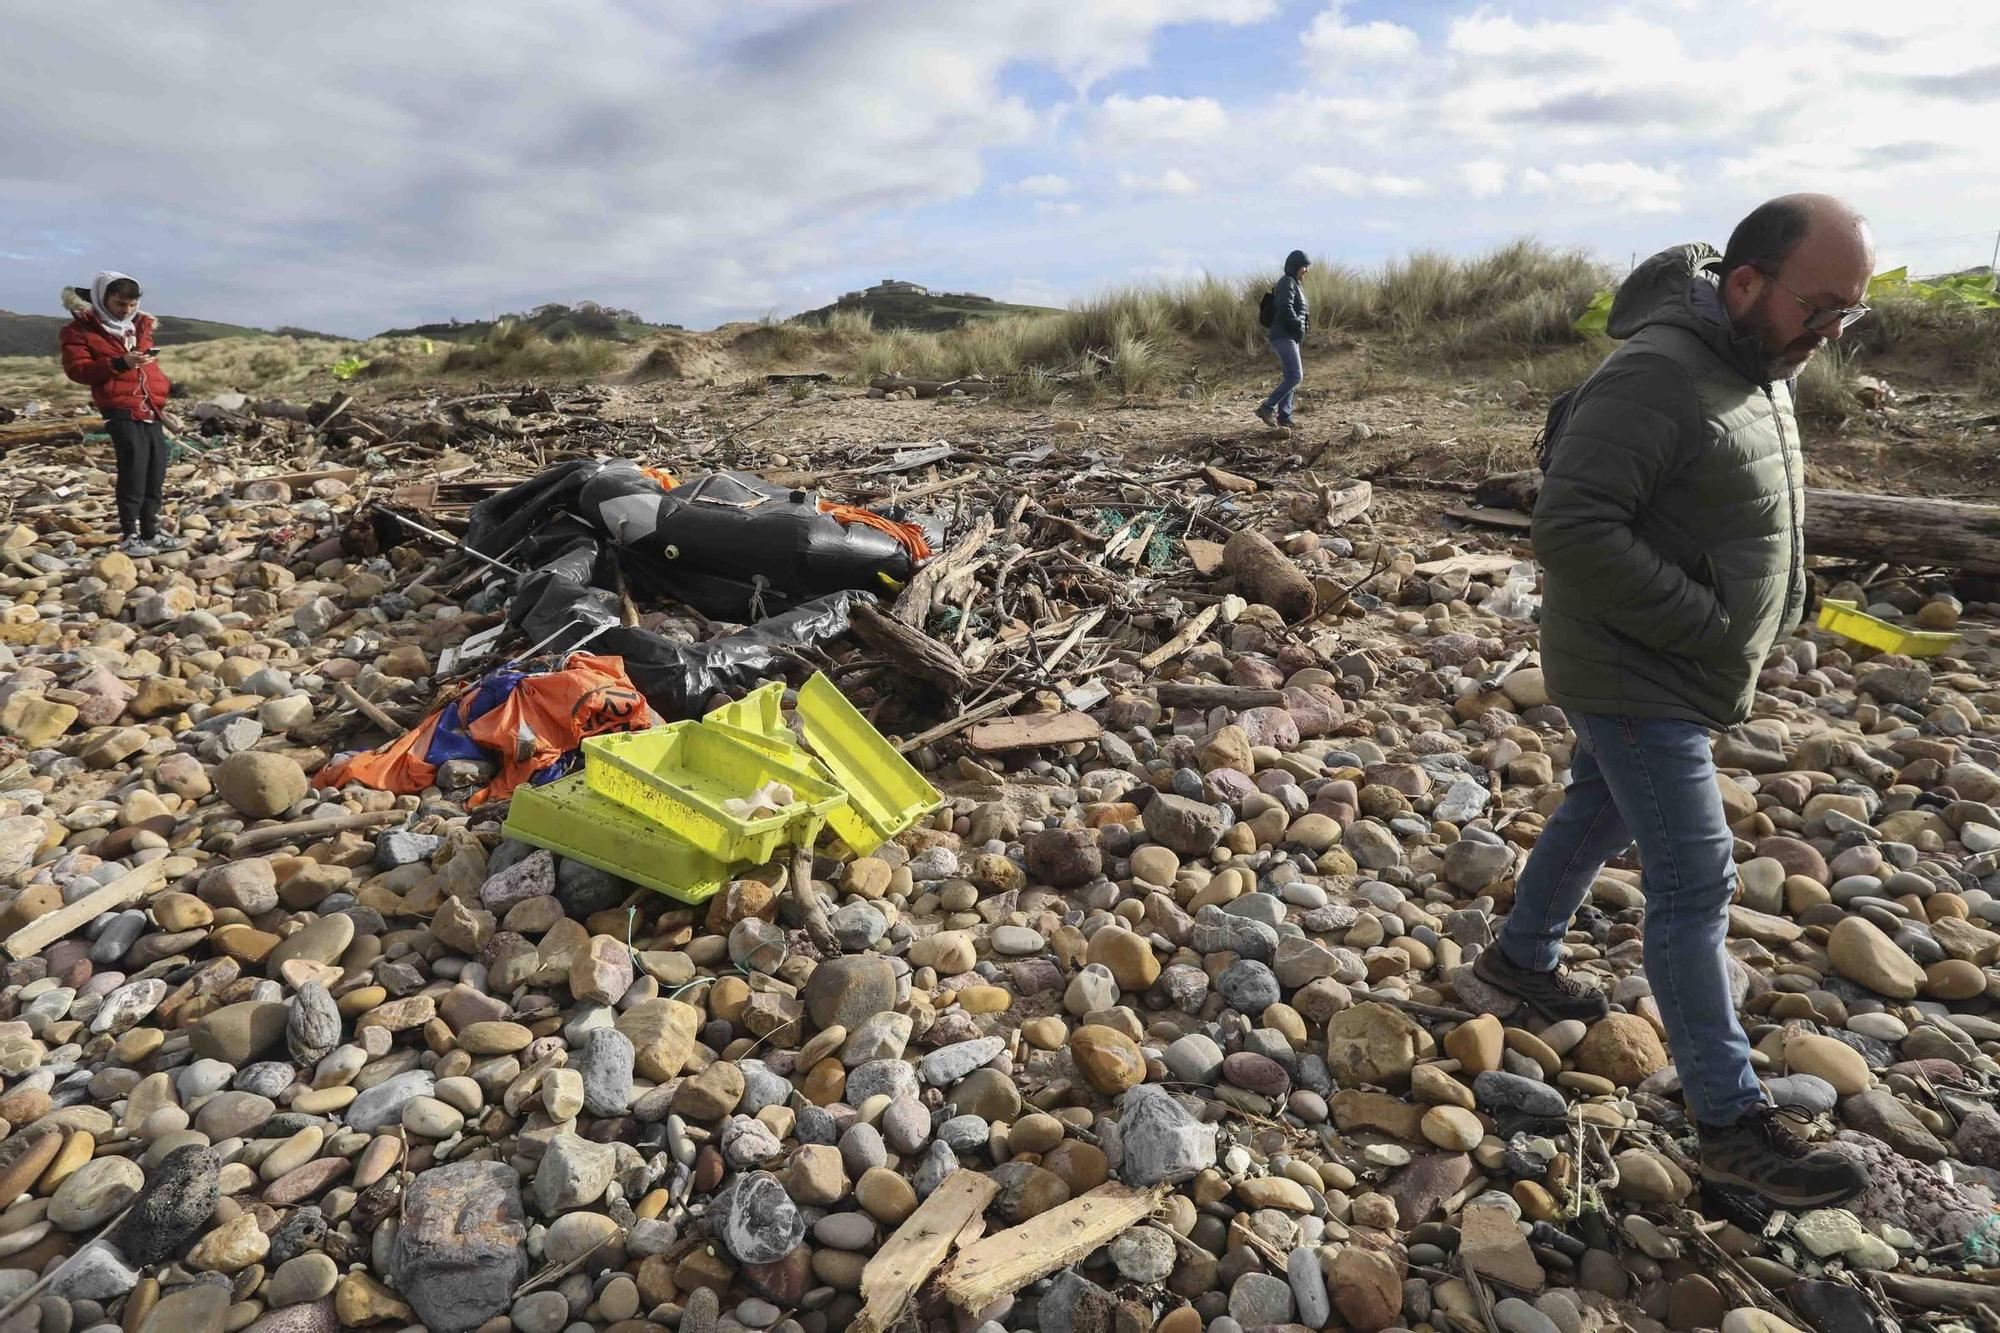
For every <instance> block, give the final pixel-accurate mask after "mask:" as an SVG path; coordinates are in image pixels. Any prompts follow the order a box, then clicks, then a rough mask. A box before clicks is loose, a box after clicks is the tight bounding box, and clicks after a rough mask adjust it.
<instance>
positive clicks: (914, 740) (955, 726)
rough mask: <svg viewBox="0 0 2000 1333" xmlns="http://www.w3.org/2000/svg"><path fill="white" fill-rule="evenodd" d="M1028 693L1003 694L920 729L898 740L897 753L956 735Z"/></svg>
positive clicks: (1009, 705)
mask: <svg viewBox="0 0 2000 1333" xmlns="http://www.w3.org/2000/svg"><path fill="white" fill-rule="evenodd" d="M1027 693H1028V692H1027V691H1026V690H1015V691H1014V692H1013V693H1012V694H1003V695H1001V696H999V697H998V698H996V699H988V700H987V701H986V702H985V703H983V704H981V705H979V707H977V708H972V709H968V710H967V711H965V712H963V713H961V714H959V715H958V716H957V717H955V718H953V719H951V721H949V722H940V723H938V724H937V725H936V726H935V727H932V728H931V729H930V730H928V731H920V732H918V733H917V734H916V735H914V736H912V737H910V738H909V739H908V740H906V741H901V742H898V744H897V746H896V753H897V754H908V753H909V752H910V751H912V750H914V749H916V748H917V747H918V746H920V745H929V744H930V743H931V742H932V741H941V740H943V739H944V738H945V737H947V736H955V735H957V734H958V733H959V732H961V731H964V730H965V729H966V728H967V727H969V726H971V725H972V724H973V723H975V722H979V721H982V720H984V719H986V718H989V717H992V716H993V715H994V714H995V713H1004V712H1006V711H1007V710H1008V709H1009V708H1012V707H1013V706H1014V705H1015V704H1017V703H1019V702H1021V700H1022V699H1023V698H1025V697H1026V696H1027Z"/></svg>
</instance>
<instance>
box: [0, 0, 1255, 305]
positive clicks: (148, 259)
mask: <svg viewBox="0 0 2000 1333" xmlns="http://www.w3.org/2000/svg"><path fill="white" fill-rule="evenodd" d="M1273 12H1274V9H1273V0H1118V2H1117V3H1115V4H1111V3H1108V4H1077V3H1074V0H1009V3H1007V4H1005V5H991V6H978V7H963V6H918V7H914V8H912V7H904V6H898V5H891V4H889V3H888V2H887V0H844V2H841V3H805V2H802V0H775V2H774V3H771V4H767V5H762V6H751V7H745V6H739V5H736V4H732V3H727V2H726V0H688V3H686V4H683V5H679V6H676V7H675V9H674V12H673V14H672V16H671V19H670V20H669V18H668V17H667V16H666V15H665V14H664V13H663V12H657V11H654V10H651V9H648V8H647V7H643V6H632V5H629V4H626V3H624V2H623V0H574V3H572V4H569V5H565V6H561V7H557V8H535V7H532V6H531V7H519V6H504V5H503V6H495V5H491V4H486V3H483V2H481V0H435V3H433V4H430V5H426V6H421V7H418V8H416V9H412V8H410V7H408V6H398V5H392V4H389V3H387V0H356V3H355V4H353V5H349V6H340V7H334V8H326V7H320V8H317V9H310V10H293V9H291V8H290V7H286V8H285V9H283V10H282V11H281V10H280V9H278V8H276V7H272V6H266V5H259V4H254V3H251V0H216V3H213V4H209V5H204V6H195V7H189V6H180V5H173V4H170V3H168V2H167V0H128V3H127V5H126V7H125V8H124V9H123V10H121V20H120V22H118V23H116V24H113V25H110V26H109V27H106V28H103V29H101V30H92V29H89V28H88V27H87V26H86V25H79V24H78V23H76V21H75V16H74V14H73V13H72V12H70V10H69V9H67V8H66V7H60V6H53V5H51V6H32V5H31V6H25V7H20V8H18V9H16V10H15V11H13V12H10V14H9V17H8V21H7V28H8V34H7V36H8V48H9V50H10V52H12V53H13V55H14V57H15V58H14V59H13V60H11V61H10V62H9V76H8V78H6V79H5V80H0V123H4V124H6V125H7V127H8V132H7V135H6V142H5V145H4V146H0V235H8V236H28V235H35V234H39V233H42V232H45V231H48V230H52V229H57V228H61V229H63V230H65V231H68V232H72V233H74V234H75V235H76V236H77V237H78V239H79V242H80V244H81V245H82V246H83V247H84V248H85V249H86V250H87V252H88V253H87V254H86V255H85V256H82V257H81V258H79V259H76V260H68V261H64V260H60V259H57V258H49V259H47V260H45V261H43V262H41V263H39V264H32V265H19V266H17V265H14V264H12V263H10V264H9V265H8V266H7V269H6V271H4V272H0V305H7V306H25V307H27V308H31V309H39V308H41V307H42V306H45V305H47V304H48V301H49V298H48V291H52V290H54V288H55V286H56V285H57V283H59V282H61V281H64V280H72V281H73V280H75V274H73V273H71V272H70V269H71V268H81V269H84V270H86V271H87V269H88V268H89V267H90V266H91V265H92V264H102V265H103V266H105V267H114V266H115V267H120V268H125V269H127V270H128V271H136V272H139V273H141V274H142V275H143V276H144V277H145V280H146V285H147V288H148V291H149V293H153V294H156V303H157V304H159V305H161V306H162V307H163V308H167V309H182V310H188V311H190V312H193V313H200V314H204V315H208V316H210V317H212V318H225V319H236V320H243V321H245V322H254V323H267V324H268V323H280V322H283V323H293V324H300V325H306V326H309V327H310V326H318V327H325V328H332V329H335V330H337V331H343V332H369V331H373V330H374V329H377V328H380V327H383V326H385V325H388V324H392V323H407V322H413V321H415V320H418V319H424V318H434V317H439V316H442V315H447V314H469V313H473V312H481V313H483V312H486V311H488V310H491V309H492V308H494V307H495V306H496V305H497V306H498V307H499V308H500V309H507V308H510V307H512V308H519V307H520V306H522V305H526V304H532V303H534V302H538V301H541V300H545V299H548V298H549V296H550V295H551V294H554V293H560V294H563V295H565V296H571V295H573V296H586V295H588V296H595V297H598V298H599V299H603V300H607V301H611V302H615V303H616V304H619V305H623V306H630V307H633V308H636V309H639V310H641V311H642V312H643V313H646V314H648V315H651V316H653V317H655V318H660V319H670V320H672V319H678V320H683V321H687V320H693V321H696V322H699V321H700V320H702V319H704V318H720V317H723V316H729V317H740V316H742V315H745V314H754V313H758V312H759V311H761V310H763V309H765V308H767V306H768V303H770V302H773V301H778V300H784V299H789V294H790V293H792V292H795V291H797V290H799V289H800V287H801V285H802V284H804V285H812V284H814V283H817V284H822V285H826V286H830V287H832V289H833V290H835V291H838V290H840V289H841V288H840V286H839V285H838V284H840V283H841V282H844V281H846V280H847V279H849V278H851V277H852V276H853V275H852V274H851V273H849V272H847V271H846V270H847V269H848V267H849V266H850V265H851V264H854V263H856V262H857V261H856V260H854V259H851V258H849V257H850V256H868V257H869V262H868V265H867V267H864V268H862V270H861V271H862V272H864V273H865V272H867V271H868V268H872V267H874V266H875V265H874V264H873V263H872V250H873V247H874V244H875V242H874V237H875V236H877V235H879V234H880V233H881V231H882V223H881V219H882V218H883V216H884V215H885V213H888V212H890V211H895V212H896V213H897V215H898V216H908V215H909V212H910V210H920V209H923V208H925V207H926V206H930V205H941V204H946V203H950V202H953V201H956V200H960V199H963V198H966V197H968V196H970V195H972V194H974V193H975V192H976V191H978V190H979V189H980V188H981V187H982V186H983V185H984V183H985V175H986V170H987V164H986V160H985V159H986V155H987V154H988V153H990V152H992V151H994V150H996V149H1002V148H1007V149H1015V150H1020V149H1026V148H1028V147H1029V146H1031V145H1033V144H1034V143H1036V142H1037V141H1038V140H1039V139H1040V138H1041V137H1042V136H1043V135H1045V134H1047V133H1049V132H1050V128H1051V125H1052V123H1053V122H1054V121H1055V120H1056V119H1058V117H1057V115H1056V110H1055V107H1056V102H1057V99H1047V98H1045V99H1043V103H1042V105H1040V106H1037V105H1034V104H1032V103H1031V101H1030V100H1029V99H1028V98H1026V97H1024V96H1022V95H1020V94H1018V93H1016V92H1014V91H1012V90H1011V89H1010V88H1009V87H1008V86H1006V85H1005V84H1004V83H1003V74H1004V73H1006V72H1007V71H1009V70H1012V69H1014V68H1019V67H1027V68H1038V69H1041V70H1043V71H1053V72H1054V73H1056V74H1057V75H1058V76H1059V77H1061V78H1063V79H1066V80H1070V81H1072V82H1073V83H1074V84H1075V85H1077V86H1086V85H1087V84H1088V83H1089V82H1090V81H1092V80H1095V79H1101V78H1103V77H1105V76H1106V75H1108V74H1111V73H1116V72H1118V71H1121V70H1125V69H1130V68H1136V67H1139V66H1141V65H1143V64H1145V63H1146V62H1147V61H1148V60H1149V59H1150V58H1151V54H1152V52H1153V49H1154V47H1155V44H1156V39H1157V37H1158V34H1159V33H1160V31H1161V30H1162V29H1163V28H1164V27H1165V26H1167V25H1169V24H1174V23H1188V22H1218V23H1225V24H1242V23H1249V22H1255V21H1258V20H1260V19H1262V18H1266V17H1268V16H1269V15H1270V14H1271V13H1273ZM222 64H226V65H227V66H228V67H229V69H230V71H231V72H230V75H229V77H228V78H227V79H224V80H218V79H216V78H215V76H214V70H215V69H216V68H217V67H219V66H220V65H222ZM86 68H132V69H139V68H143V69H144V70H146V74H145V76H144V77H143V78H134V79H130V80H114V81H111V82H110V83H108V84H106V85H104V86H102V87H96V88H94V91H93V92H92V94H91V95H90V96H89V97H86V98H82V99H78V98H77V97H76V96H75V82H74V77H75V71H76V70H78V69H86ZM501 89H504V90H506V91H505V93H504V95H502V94H500V93H499V92H497V91H496V90H501ZM1168 100H1169V101H1170V102H1175V103H1178V102H1180V101H1181V99H1168ZM165 108H171V109H172V132H171V133H170V134H164V133H163V134H159V135H153V134H151V133H148V134H147V135H146V139H147V144H148V147H147V148H146V150H145V151H143V152H135V151H134V146H133V145H134V140H133V137H132V136H133V133H134V130H133V127H134V126H135V125H148V126H157V125H159V123H160V121H159V117H160V116H161V115H162V114H163V109H165ZM1221 116H1222V108H1221V106H1220V104H1219V103H1217V102H1215V101H1214V100H1213V99H1208V100H1206V101H1205V102H1204V101H1203V100H1202V99H1188V101H1187V105H1186V106H1185V107H1182V108H1180V116H1179V123H1180V124H1181V125H1182V126H1183V127H1184V128H1198V127H1199V126H1200V125H1202V124H1204V123H1206V124H1210V125H1214V124H1215V123H1216V122H1217V119H1218V118H1220V117H1221ZM1030 174H1031V175H1032V174H1044V175H1053V174H1054V173H1052V172H1045V173H1034V172H1033V171H1032V168H1031V173H1030ZM110 179H115V180H117V181H118V182H119V190H120V193H121V195H122V196H123V197H125V198H126V199H128V200H129V201H130V202H129V205H128V206H124V207H119V208H106V207H103V206H102V205H101V202H100V199H99V195H100V190H99V188H98V187H97V186H96V185H92V184H88V182H98V181H104V180H110ZM1159 179H1160V180H1161V182H1162V183H1163V184H1164V185H1165V187H1166V188H1169V189H1185V188H1187V186H1188V185H1189V184H1191V182H1190V181H1188V179H1187V177H1186V176H1185V174H1184V173H1183V174H1182V175H1180V176H1178V177H1172V178H1169V177H1166V176H1164V175H1161V176H1160V177H1159ZM1031 197H1041V196H1031ZM910 248H914V249H919V250H926V249H928V250H933V251H934V250H937V249H938V248H939V247H937V246H936V244H935V243H934V242H932V241H928V240H925V241H920V242H919V243H918V244H917V245H916V246H913V247H910ZM906 252H907V251H906ZM813 274H818V275H823V276H820V277H817V278H812V277H802V276H801V275H813Z"/></svg>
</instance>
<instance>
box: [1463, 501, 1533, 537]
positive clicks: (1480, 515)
mask: <svg viewBox="0 0 2000 1333" xmlns="http://www.w3.org/2000/svg"><path fill="white" fill-rule="evenodd" d="M1444 514H1445V517H1446V518H1455V519H1457V520H1459V521H1460V522H1461V523H1476V524H1478V525H1479V526H1480V527H1484V528H1505V529H1507V530H1508V531H1509V532H1526V531H1527V530H1528V529H1529V528H1531V527H1533V526H1534V522H1535V521H1534V519H1533V518H1531V517H1529V516H1528V515H1527V514H1524V513H1522V512H1521V511H1520V510H1518V509H1475V508H1473V507H1472V506H1471V505H1453V506H1452V507H1451V508H1449V509H1447V510H1445V511H1444Z"/></svg>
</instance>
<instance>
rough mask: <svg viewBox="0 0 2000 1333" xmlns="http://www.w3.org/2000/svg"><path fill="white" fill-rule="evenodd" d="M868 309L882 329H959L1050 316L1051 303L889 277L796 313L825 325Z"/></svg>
mask: <svg viewBox="0 0 2000 1333" xmlns="http://www.w3.org/2000/svg"><path fill="white" fill-rule="evenodd" d="M845 310H855V311H866V312H867V313H868V314H869V315H870V316H871V317H872V318H873V319H874V323H875V327H876V328H878V329H926V330H932V331H935V330H938V329H955V328H957V327H959V326H960V325H961V324H969V323H971V322H972V321H973V320H978V319H996V318H998V317H999V316H1001V315H1049V314H1055V313H1057V312H1056V311H1053V310H1051V309H1049V308H1048V307H1047V306H1038V305H1009V304H1007V303H1006V302H1005V301H995V300H993V299H992V298H991V297H986V296H975V295H973V294H972V293H970V292H933V291H930V290H928V289H926V288H924V287H922V286H919V285H918V284H916V283H914V282H900V281H898V280H896V279H895V278H885V279H883V280H882V281H881V282H878V283H876V284H875V285H874V286H873V287H870V288H868V289H867V290H865V291H859V292H849V293H847V294H846V295H845V296H843V297H841V298H840V299H839V300H838V301H835V302H834V303H833V304H832V305H828V306H821V307H820V308H819V309H817V310H808V311H806V312H805V313H804V314H802V315H797V316H794V318H795V319H796V320H797V321H798V322H799V323H801V324H824V323H826V322H827V320H828V319H829V318H830V317H831V316H833V315H834V314H836V313H838V312H840V311H845Z"/></svg>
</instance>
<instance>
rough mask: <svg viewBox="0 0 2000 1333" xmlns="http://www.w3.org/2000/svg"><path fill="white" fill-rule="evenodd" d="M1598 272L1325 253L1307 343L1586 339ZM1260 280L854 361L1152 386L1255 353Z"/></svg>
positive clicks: (906, 346)
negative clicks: (1344, 260) (1371, 260)
mask: <svg viewBox="0 0 2000 1333" xmlns="http://www.w3.org/2000/svg"><path fill="white" fill-rule="evenodd" d="M1606 281H1607V274H1606V273H1605V272H1604V271H1603V269H1602V268H1601V267H1600V266H1599V265H1598V264H1596V263H1595V262H1594V261H1592V260H1591V259H1589V257H1588V256H1586V255H1584V254H1583V253H1582V252H1579V251H1567V250H1556V249H1551V248H1549V247H1547V246H1543V245H1540V244H1538V243H1536V242H1533V241H1517V242H1514V243H1513V244H1510V245H1506V246H1502V247H1501V248H1500V249H1498V250H1495V251H1493V252H1492V253H1490V254H1486V255H1481V256H1475V257H1473V258H1469V259H1461V258H1454V257H1452V256H1448V255H1438V254H1417V255H1412V256H1410V257H1409V258H1407V259H1404V260H1399V261H1396V262H1394V263H1391V264H1388V265H1385V266H1384V267H1382V268H1380V269H1377V270H1368V271H1364V270H1359V269H1352V268H1345V267H1342V266H1339V265H1323V266H1319V267H1315V268H1314V269H1312V270H1311V271H1310V272H1309V273H1307V275H1306V299H1307V302H1308V303H1309V304H1310V306H1311V308H1312V318H1313V326H1314V327H1313V332H1312V334H1311V336H1310V337H1309V338H1308V339H1307V346H1308V349H1309V350H1310V349H1311V348H1313V347H1315V346H1319V347H1324V346H1327V345H1330V344H1331V343H1333V342H1335V341H1336V340H1340V339H1344V338H1346V337H1348V336H1351V335H1353V334H1357V333H1365V334H1370V335H1374V336H1375V337H1377V338H1384V337H1386V339H1387V340H1388V341H1389V342H1390V343H1392V344H1393V345H1394V347H1395V348H1396V349H1397V350H1399V351H1401V352H1405V353H1409V354H1413V355H1436V356H1444V357H1449V358H1451V359H1454V360H1460V361H1491V360H1495V359H1500V358H1510V357H1523V356H1528V355H1531V354H1535V353H1540V352H1543V351H1546V350H1549V349H1565V348H1571V347H1575V346H1577V345H1579V344H1581V343H1583V342H1584V341H1585V337H1584V335H1583V334H1580V333H1578V332H1577V331H1576V328H1575V319H1576V315H1577V313H1578V312H1579V311H1580V310H1582V308H1583V306H1584V305H1585V304H1587V303H1588V302H1589V300H1590V297H1591V295H1592V294H1593V293H1595V292H1596V291H1597V290H1598V289H1599V288H1600V287H1601V286H1602V285H1603V284H1604V283H1605V282H1606ZM1269 285H1270V279H1269V278H1266V277H1256V278H1228V277H1222V276H1218V275H1214V274H1205V275H1203V276H1201V277H1198V278H1193V279H1189V280H1186V281H1182V282H1177V283H1168V284H1161V285H1156V286H1149V287H1127V288H1120V289H1117V290H1114V291H1109V292H1105V293H1103V294H1101V295H1099V296H1096V297H1093V298H1091V299H1088V300H1085V301H1081V302H1079V303H1077V304H1076V305H1075V306H1073V307H1071V308H1070V309H1069V310H1066V311H1062V312H1059V313H1056V314H1050V315H1036V316H1013V317H1008V318H1002V319H992V320H982V321H979V322H977V323H974V324H968V325H966V326H964V327H962V328H957V329H950V330H946V331H943V332H936V333H915V332H910V331H908V330H900V329H899V330H887V331H883V332H880V333H876V334H874V335H873V336H872V337H871V338H870V339H868V340H867V342H866V343H865V344H864V345H863V346H862V347H861V349H860V352H859V355H858V357H857V358H856V361H855V367H854V368H855V373H856V375H857V376H858V377H859V378H861V379H863V380H867V379H870V378H872V377H874V376H876V375H883V374H900V375H908V376H913V377H916V378H922V379H962V378H967V377H971V376H982V377H986V378H997V377H1000V376H1020V377H1026V378H1027V379H1028V380H1029V381H1030V386H1031V387H1030V389H1029V391H1028V393H1027V396H1028V397H1030V398H1039V397H1041V392H1040V391H1039V390H1040V388H1045V387H1047V386H1049V385H1062V384H1067V385H1069V386H1071V387H1072V388H1074V389H1077V390H1079V391H1085V390H1087V391H1092V392H1101V391H1107V390H1110V391H1116V392H1118V393H1123V394H1130V395H1140V394H1147V393H1155V392H1159V391H1161V390H1164V389H1167V388H1170V387H1171V386H1172V385H1174V384H1176V383H1190V382H1193V381H1196V380H1204V379H1207V378H1210V377H1211V373H1212V372H1213V371H1215V370H1217V369H1219V368H1221V369H1233V368H1242V367H1243V363H1244V362H1246V361H1248V360H1252V359H1260V358H1262V357H1264V356H1265V355H1266V350H1265V333H1264V330H1263V329H1262V328H1261V327H1260V326H1259V325H1258V323H1257V305H1258V298H1259V297H1261V296H1262V295H1263V293H1264V291H1265V290H1266V289H1267V288H1268V287H1269ZM805 332H806V333H807V334H810V333H812V332H815V330H811V329H807V330H805ZM1037 386H1039V387H1037Z"/></svg>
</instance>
